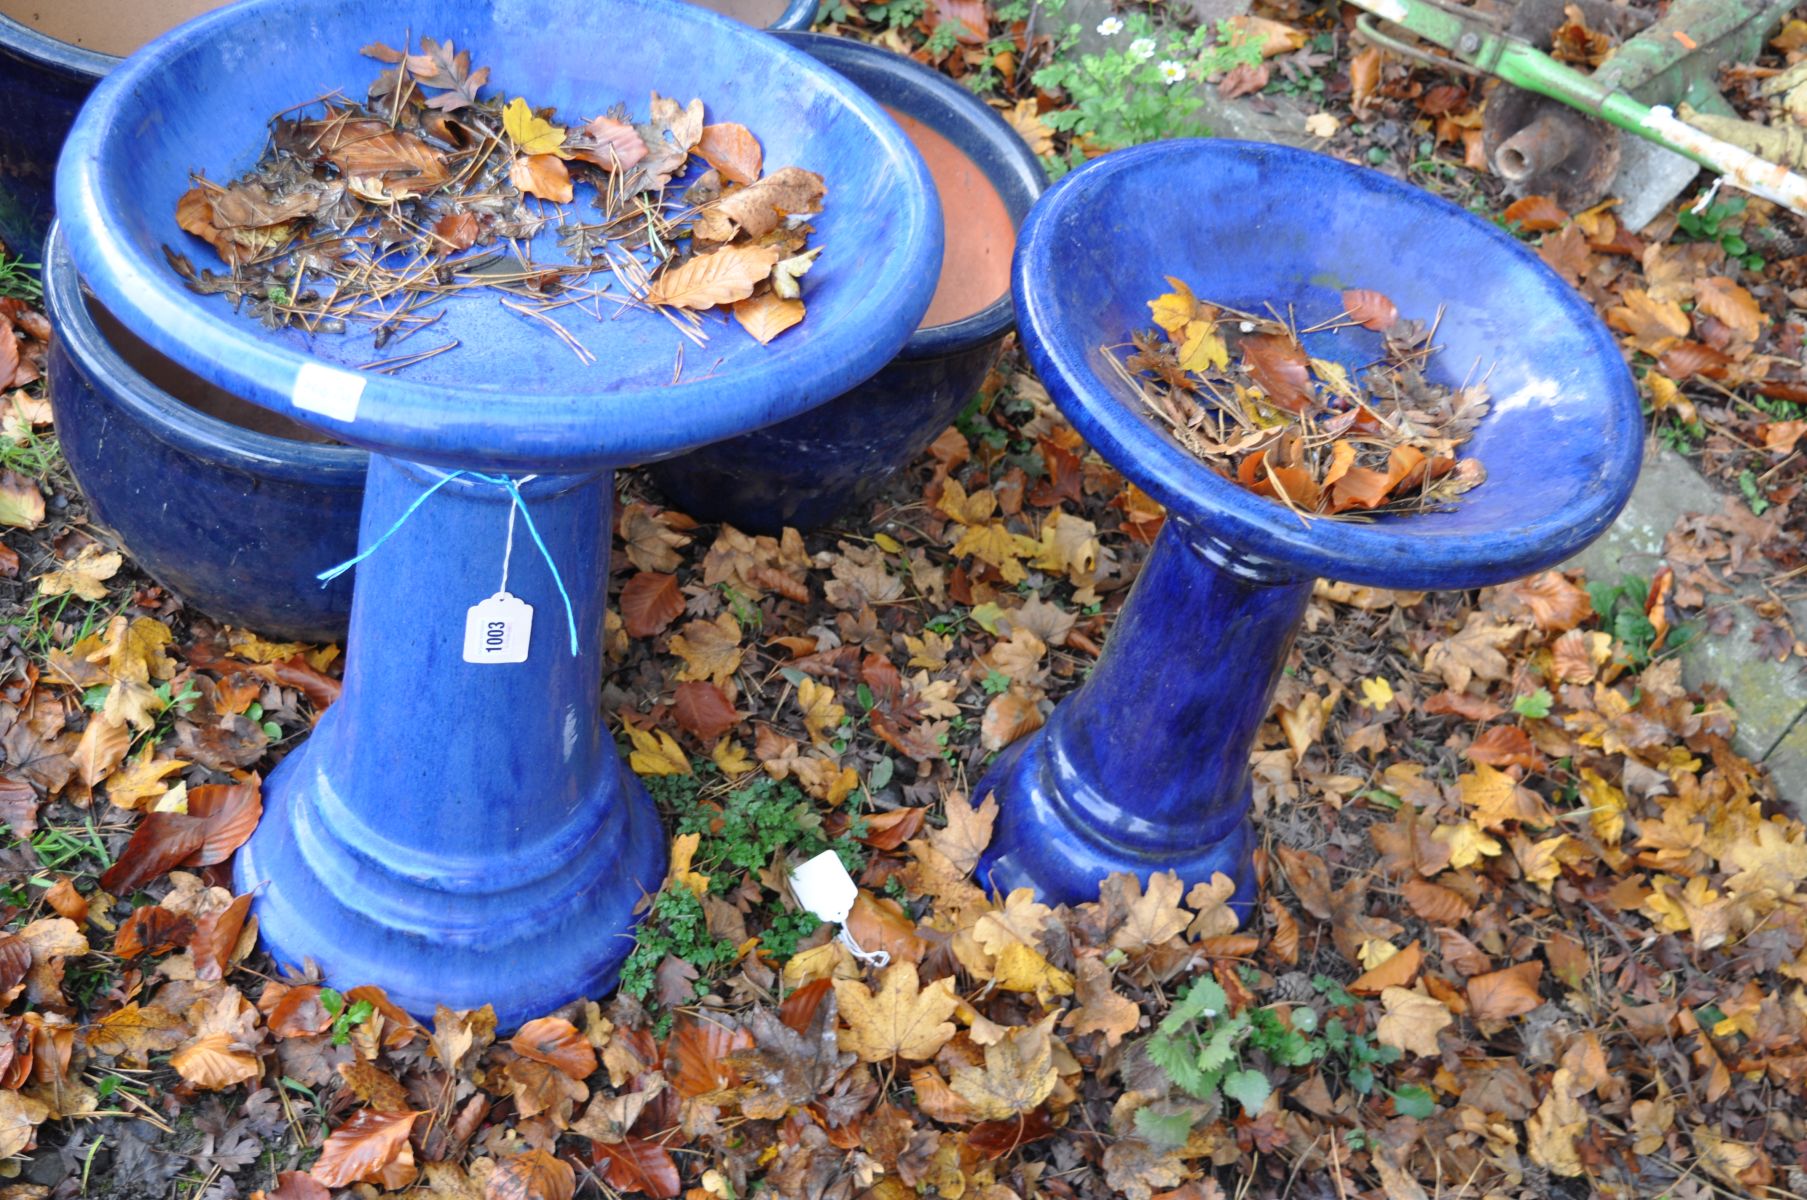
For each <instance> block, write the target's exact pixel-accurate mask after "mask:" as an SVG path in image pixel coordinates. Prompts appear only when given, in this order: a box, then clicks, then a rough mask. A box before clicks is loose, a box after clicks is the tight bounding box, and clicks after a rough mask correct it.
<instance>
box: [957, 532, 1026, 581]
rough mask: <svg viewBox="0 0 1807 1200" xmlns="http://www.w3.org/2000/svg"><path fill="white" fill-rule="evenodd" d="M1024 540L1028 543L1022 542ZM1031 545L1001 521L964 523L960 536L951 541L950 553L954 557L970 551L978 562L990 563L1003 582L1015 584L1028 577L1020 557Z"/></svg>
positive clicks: (967, 553)
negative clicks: (952, 548)
mask: <svg viewBox="0 0 1807 1200" xmlns="http://www.w3.org/2000/svg"><path fill="white" fill-rule="evenodd" d="M1026 542H1027V543H1028V546H1025V545H1024V543H1026ZM1034 547H1035V543H1033V542H1029V539H1027V538H1023V537H1018V536H1017V535H1016V534H1013V533H1011V532H1010V530H1009V529H1007V528H1005V526H1004V523H1003V522H1002V521H989V522H986V523H985V524H983V525H967V526H965V527H964V528H963V531H962V532H961V534H960V539H959V540H958V541H957V542H955V543H954V551H953V552H954V557H956V558H960V557H963V556H965V555H969V554H970V555H971V556H973V557H974V558H977V559H979V560H980V561H981V562H988V563H990V564H991V565H992V566H994V567H996V568H997V569H998V573H999V574H1001V575H1003V577H1004V581H1005V582H1006V583H1013V584H1014V583H1021V582H1022V581H1023V580H1025V579H1027V578H1029V572H1027V571H1025V570H1024V569H1023V564H1022V561H1021V559H1022V557H1023V555H1024V554H1026V553H1030V552H1031V549H1032V548H1034Z"/></svg>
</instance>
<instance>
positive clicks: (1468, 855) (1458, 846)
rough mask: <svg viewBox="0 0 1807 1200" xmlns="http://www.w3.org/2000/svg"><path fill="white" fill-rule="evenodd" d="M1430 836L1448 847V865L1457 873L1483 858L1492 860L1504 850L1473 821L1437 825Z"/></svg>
mask: <svg viewBox="0 0 1807 1200" xmlns="http://www.w3.org/2000/svg"><path fill="white" fill-rule="evenodd" d="M1431 836H1432V837H1434V838H1436V839H1437V840H1438V841H1439V842H1442V843H1443V844H1444V845H1446V846H1448V847H1449V865H1450V866H1452V867H1454V868H1456V870H1458V871H1459V870H1461V869H1462V868H1463V867H1472V866H1473V865H1474V864H1475V863H1477V862H1480V861H1481V859H1483V858H1492V857H1494V856H1495V855H1498V854H1500V853H1502V852H1504V850H1505V849H1506V848H1505V847H1504V846H1502V845H1500V844H1499V843H1498V842H1496V841H1494V840H1493V839H1492V838H1490V837H1488V836H1487V834H1486V832H1485V831H1484V830H1482V828H1481V827H1480V826H1479V825H1477V824H1475V823H1474V822H1473V821H1464V822H1462V823H1461V824H1460V825H1439V826H1437V828H1435V829H1433V830H1431Z"/></svg>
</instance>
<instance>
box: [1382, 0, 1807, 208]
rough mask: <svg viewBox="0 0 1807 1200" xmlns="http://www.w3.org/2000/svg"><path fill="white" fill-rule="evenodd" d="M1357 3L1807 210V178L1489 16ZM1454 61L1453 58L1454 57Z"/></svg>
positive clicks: (1389, 1) (1410, 3)
mask: <svg viewBox="0 0 1807 1200" xmlns="http://www.w3.org/2000/svg"><path fill="white" fill-rule="evenodd" d="M1350 3H1352V4H1354V5H1355V6H1356V7H1357V8H1360V9H1364V10H1366V11H1367V12H1370V13H1373V14H1374V15H1375V16H1377V17H1379V18H1381V19H1382V20H1386V21H1391V22H1393V23H1394V24H1395V25H1398V26H1401V27H1402V28H1404V29H1406V30H1408V31H1410V32H1411V33H1413V34H1415V35H1417V36H1418V37H1421V38H1423V39H1424V40H1425V41H1427V42H1431V43H1434V44H1435V45H1438V46H1441V47H1443V48H1444V49H1445V50H1448V51H1449V52H1450V53H1451V54H1453V55H1455V57H1456V60H1457V61H1458V62H1460V63H1462V64H1466V65H1467V66H1470V67H1473V68H1475V69H1478V70H1480V71H1482V72H1485V73H1486V74H1489V75H1496V76H1498V77H1499V78H1500V79H1502V80H1504V81H1505V82H1507V83H1509V84H1511V85H1512V86H1514V87H1519V88H1524V89H1525V90H1526V91H1531V92H1536V93H1538V94H1539V95H1542V96H1548V97H1550V98H1551V99H1553V100H1560V101H1562V102H1563V103H1564V104H1567V105H1569V106H1571V107H1573V108H1577V109H1580V110H1581V111H1583V112H1586V113H1591V114H1592V115H1594V116H1597V117H1599V118H1601V119H1602V120H1604V121H1608V122H1610V123H1611V124H1613V125H1616V126H1618V127H1619V128H1620V129H1623V130H1626V131H1627V132H1629V133H1633V134H1636V135H1637V136H1638V137H1641V138H1647V139H1649V140H1650V141H1653V142H1656V143H1657V144H1658V145H1661V146H1665V147H1667V148H1668V149H1670V150H1673V151H1674V152H1675V153H1677V154H1680V155H1682V156H1684V157H1686V158H1689V159H1692V160H1693V161H1694V162H1697V163H1699V164H1700V165H1701V166H1703V167H1706V168H1707V169H1708V170H1711V171H1716V172H1718V173H1719V174H1720V175H1722V176H1724V178H1725V181H1726V182H1727V183H1729V184H1732V185H1733V186H1735V187H1739V188H1743V189H1744V190H1745V191H1748V192H1753V193H1755V194H1756V195H1759V196H1762V197H1764V198H1765V199H1767V200H1773V201H1775V202H1776V203H1777V204H1781V205H1784V206H1785V207H1787V208H1790V209H1793V210H1794V211H1795V212H1797V213H1801V214H1803V215H1807V178H1803V177H1802V176H1800V175H1797V174H1795V173H1794V172H1792V171H1790V170H1788V169H1787V168H1786V167H1783V166H1779V165H1778V164H1776V163H1772V162H1766V161H1765V160H1763V159H1761V158H1758V157H1757V156H1756V155H1754V154H1752V153H1750V152H1749V151H1748V150H1744V149H1742V148H1740V147H1738V146H1734V145H1732V144H1731V143H1730V142H1724V141H1720V140H1719V139H1718V138H1715V137H1711V136H1709V135H1708V134H1705V133H1702V132H1701V131H1700V130H1698V129H1695V128H1694V127H1693V126H1691V125H1688V124H1686V123H1684V122H1682V121H1681V120H1679V119H1678V118H1677V117H1676V116H1675V114H1674V113H1673V112H1672V111H1670V109H1669V108H1668V107H1667V106H1664V105H1656V106H1652V105H1649V104H1645V103H1644V102H1643V101H1641V100H1638V99H1636V98H1635V97H1633V96H1631V95H1629V94H1628V93H1626V92H1625V91H1622V90H1620V89H1619V88H1616V87H1610V86H1608V85H1606V84H1604V83H1601V82H1599V81H1598V80H1596V79H1594V78H1593V77H1592V76H1589V75H1584V74H1582V73H1581V72H1580V71H1577V70H1575V69H1573V68H1572V67H1568V66H1564V65H1563V64H1562V63H1559V62H1557V61H1556V60H1555V59H1553V58H1551V57H1550V56H1549V55H1548V54H1545V53H1544V52H1543V51H1541V50H1539V49H1537V48H1536V47H1534V46H1531V45H1529V44H1527V43H1526V42H1524V41H1522V40H1520V39H1518V38H1515V37H1510V36H1507V35H1506V34H1503V33H1501V32H1499V31H1498V30H1497V29H1495V28H1493V27H1492V26H1490V25H1488V24H1487V23H1486V22H1484V21H1481V20H1478V19H1476V18H1474V17H1472V16H1469V15H1466V14H1463V13H1460V12H1455V11H1451V10H1450V9H1447V8H1444V7H1442V6H1440V5H1437V4H1433V3H1430V2H1428V0H1350ZM1452 65H1453V64H1452Z"/></svg>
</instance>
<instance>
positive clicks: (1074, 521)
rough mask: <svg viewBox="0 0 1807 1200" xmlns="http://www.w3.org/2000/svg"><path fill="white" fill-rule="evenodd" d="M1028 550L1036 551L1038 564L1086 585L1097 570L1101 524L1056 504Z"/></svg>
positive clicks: (1074, 581)
mask: <svg viewBox="0 0 1807 1200" xmlns="http://www.w3.org/2000/svg"><path fill="white" fill-rule="evenodd" d="M1021 540H1023V541H1028V539H1026V538H1024V539H1021ZM1025 552H1026V553H1032V554H1034V555H1035V559H1034V565H1035V566H1037V567H1040V568H1041V569H1042V570H1044V571H1054V572H1056V573H1058V574H1064V575H1065V576H1066V577H1067V579H1068V581H1069V582H1071V583H1072V584H1074V585H1075V586H1077V587H1084V586H1086V585H1087V584H1090V583H1091V582H1092V581H1093V578H1094V576H1095V575H1096V574H1097V572H1098V556H1099V545H1098V527H1097V526H1096V525H1094V524H1092V522H1090V521H1088V520H1086V519H1085V518H1083V517H1075V516H1073V515H1071V514H1070V513H1068V512H1066V511H1065V510H1064V509H1059V508H1057V509H1055V510H1054V511H1053V512H1051V513H1049V514H1048V519H1047V520H1045V521H1043V522H1042V528H1041V536H1040V538H1039V540H1037V541H1035V542H1031V543H1029V548H1028V549H1027V550H1026V551H1025Z"/></svg>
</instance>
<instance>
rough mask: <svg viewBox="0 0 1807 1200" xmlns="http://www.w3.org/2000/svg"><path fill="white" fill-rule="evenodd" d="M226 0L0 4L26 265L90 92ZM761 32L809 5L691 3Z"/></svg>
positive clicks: (795, 20)
mask: <svg viewBox="0 0 1807 1200" xmlns="http://www.w3.org/2000/svg"><path fill="white" fill-rule="evenodd" d="M230 2H231V0H0V112H4V113H6V114H7V119H6V120H5V121H4V122H0V241H4V242H5V243H6V246H7V249H9V250H11V251H12V252H13V253H14V254H23V255H25V256H27V257H30V258H35V257H36V255H37V253H38V246H39V243H40V242H41V241H42V239H43V237H44V233H45V230H46V229H48V228H49V225H50V216H51V212H50V208H51V203H50V202H51V182H52V178H53V176H54V175H55V172H56V159H57V154H58V153H59V152H60V151H61V150H62V148H63V138H64V137H65V136H66V135H67V134H68V132H69V126H70V124H71V123H73V122H74V120H75V114H76V112H77V111H78V110H79V109H80V108H81V106H82V101H84V100H86V99H87V98H88V93H89V92H91V91H93V90H94V85H95V84H97V83H99V82H100V81H101V79H102V78H103V77H104V76H105V75H106V74H107V72H109V71H111V70H112V69H113V68H114V67H116V66H118V65H119V62H120V58H121V56H122V55H126V54H130V53H131V52H133V51H134V50H136V49H138V48H139V47H140V46H142V45H143V44H144V43H145V42H147V41H149V40H150V39H152V38H154V37H156V36H157V35H158V34H160V33H163V32H164V31H166V30H168V29H172V28H174V27H175V26H176V25H178V24H180V23H181V22H183V21H186V20H188V19H189V18H190V17H194V16H197V15H199V14H201V13H203V12H208V11H210V10H212V9H215V8H219V7H221V6H223V5H225V4H228V3H230ZM696 2H697V3H699V4H700V5H701V6H702V7H704V8H708V9H712V10H714V11H715V12H719V13H722V14H724V15H726V16H730V17H734V18H737V19H738V20H742V21H745V22H747V23H748V24H749V25H756V26H765V27H766V28H769V29H808V28H809V26H810V22H811V21H813V20H814V19H815V16H816V0H696Z"/></svg>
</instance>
